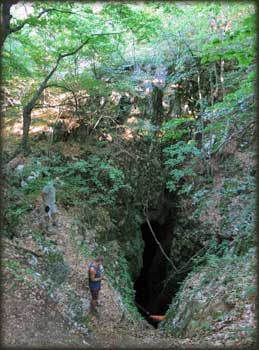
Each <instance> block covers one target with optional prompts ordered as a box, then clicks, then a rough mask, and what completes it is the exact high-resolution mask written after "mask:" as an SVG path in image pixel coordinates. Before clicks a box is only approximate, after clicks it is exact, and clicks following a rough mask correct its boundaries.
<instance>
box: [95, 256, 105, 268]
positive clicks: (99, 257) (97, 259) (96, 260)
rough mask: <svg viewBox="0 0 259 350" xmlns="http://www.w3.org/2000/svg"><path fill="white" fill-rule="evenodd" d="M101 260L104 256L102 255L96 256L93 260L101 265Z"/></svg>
mask: <svg viewBox="0 0 259 350" xmlns="http://www.w3.org/2000/svg"><path fill="white" fill-rule="evenodd" d="M103 260H104V257H103V256H102V255H100V256H97V258H96V259H95V262H96V264H97V265H98V266H100V265H102V263H103Z"/></svg>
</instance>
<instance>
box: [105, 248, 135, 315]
mask: <svg viewBox="0 0 259 350" xmlns="http://www.w3.org/2000/svg"><path fill="white" fill-rule="evenodd" d="M107 275H108V277H109V279H110V280H111V281H112V284H113V286H114V288H115V289H116V290H117V291H118V292H119V293H120V295H121V296H122V301H123V303H124V304H125V306H126V307H127V310H128V311H129V312H130V313H131V314H132V315H133V316H134V317H135V318H137V319H140V316H139V313H138V311H137V308H136V305H135V302H134V300H135V290H134V284H133V282H132V279H131V277H130V273H129V265H128V262H127V260H126V258H125V256H124V253H123V251H122V250H120V254H119V257H118V259H117V261H116V266H111V265H109V266H107Z"/></svg>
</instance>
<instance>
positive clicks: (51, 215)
mask: <svg viewBox="0 0 259 350" xmlns="http://www.w3.org/2000/svg"><path fill="white" fill-rule="evenodd" d="M42 199H43V203H44V211H45V216H44V217H45V220H46V224H47V230H49V229H50V228H49V223H50V221H52V224H53V226H57V213H58V209H57V206H56V189H55V187H54V183H53V181H49V182H48V183H47V185H46V186H44V187H43V189H42Z"/></svg>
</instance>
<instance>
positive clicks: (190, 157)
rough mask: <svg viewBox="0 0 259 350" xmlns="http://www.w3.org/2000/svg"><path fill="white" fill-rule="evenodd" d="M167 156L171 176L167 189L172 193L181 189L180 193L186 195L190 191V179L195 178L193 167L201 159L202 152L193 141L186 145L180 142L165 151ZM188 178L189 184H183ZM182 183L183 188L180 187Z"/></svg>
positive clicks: (167, 165) (166, 163)
mask: <svg viewBox="0 0 259 350" xmlns="http://www.w3.org/2000/svg"><path fill="white" fill-rule="evenodd" d="M163 152H164V153H165V155H166V156H167V157H168V158H169V159H167V160H166V161H165V165H166V167H167V168H168V173H169V175H170V177H169V180H168V181H167V188H168V189H169V190H170V191H176V190H178V189H179V193H186V192H189V191H190V189H191V188H190V179H191V178H192V177H194V176H195V172H194V170H193V168H192V166H193V165H194V164H195V162H197V160H198V159H199V157H200V155H201V152H200V150H199V149H198V148H197V147H196V144H195V142H194V141H193V140H191V141H189V142H187V143H185V142H184V141H179V142H177V143H176V144H174V145H171V146H169V147H166V148H164V149H163ZM186 178H188V180H189V183H187V184H182V183H183V181H182V180H186ZM180 183H181V184H182V186H181V187H180Z"/></svg>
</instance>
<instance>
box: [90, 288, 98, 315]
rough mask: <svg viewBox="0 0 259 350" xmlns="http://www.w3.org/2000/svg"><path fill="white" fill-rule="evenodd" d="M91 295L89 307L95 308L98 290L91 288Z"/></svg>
mask: <svg viewBox="0 0 259 350" xmlns="http://www.w3.org/2000/svg"><path fill="white" fill-rule="evenodd" d="M91 295H92V299H91V307H92V309H94V310H96V306H97V303H98V296H99V290H96V289H91Z"/></svg>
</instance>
